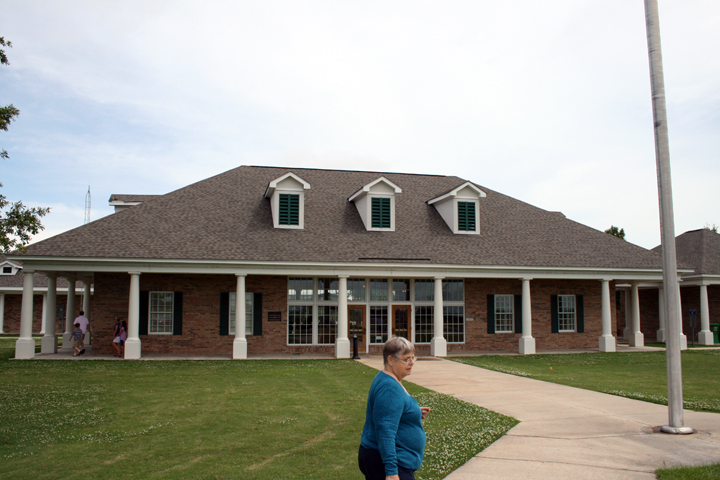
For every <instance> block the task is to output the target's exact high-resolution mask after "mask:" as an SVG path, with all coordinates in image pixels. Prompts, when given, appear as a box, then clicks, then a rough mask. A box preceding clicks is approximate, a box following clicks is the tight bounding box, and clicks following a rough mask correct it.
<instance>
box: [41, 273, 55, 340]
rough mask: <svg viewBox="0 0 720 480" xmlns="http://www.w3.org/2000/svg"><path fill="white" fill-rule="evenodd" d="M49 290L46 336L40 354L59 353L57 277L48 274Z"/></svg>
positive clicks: (46, 304) (46, 308) (45, 320)
mask: <svg viewBox="0 0 720 480" xmlns="http://www.w3.org/2000/svg"><path fill="white" fill-rule="evenodd" d="M47 277H48V290H47V294H46V295H45V298H46V299H47V300H46V302H45V305H44V306H45V315H44V316H43V322H44V323H45V329H44V330H45V336H43V338H42V343H41V347H40V353H57V336H56V335H55V317H56V316H57V309H56V308H55V305H56V302H57V275H55V274H54V273H48V274H47Z"/></svg>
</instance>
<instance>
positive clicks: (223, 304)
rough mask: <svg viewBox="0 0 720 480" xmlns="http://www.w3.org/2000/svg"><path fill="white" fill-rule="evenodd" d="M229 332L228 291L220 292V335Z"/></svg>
mask: <svg viewBox="0 0 720 480" xmlns="http://www.w3.org/2000/svg"><path fill="white" fill-rule="evenodd" d="M229 333H230V293H229V292H221V293H220V335H228V334H229Z"/></svg>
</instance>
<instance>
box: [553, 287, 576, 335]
mask: <svg viewBox="0 0 720 480" xmlns="http://www.w3.org/2000/svg"><path fill="white" fill-rule="evenodd" d="M560 297H573V304H574V305H575V306H574V310H573V328H572V330H567V329H562V328H560V315H561V312H560ZM557 302H558V304H557V313H558V333H575V332H577V295H558V296H557Z"/></svg>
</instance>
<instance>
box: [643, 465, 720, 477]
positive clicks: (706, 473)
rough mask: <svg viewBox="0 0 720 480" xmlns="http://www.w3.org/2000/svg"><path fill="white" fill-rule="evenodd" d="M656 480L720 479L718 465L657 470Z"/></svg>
mask: <svg viewBox="0 0 720 480" xmlns="http://www.w3.org/2000/svg"><path fill="white" fill-rule="evenodd" d="M655 475H657V478H658V480H717V479H718V478H720V463H713V464H710V465H700V466H696V467H672V468H658V469H657V470H655Z"/></svg>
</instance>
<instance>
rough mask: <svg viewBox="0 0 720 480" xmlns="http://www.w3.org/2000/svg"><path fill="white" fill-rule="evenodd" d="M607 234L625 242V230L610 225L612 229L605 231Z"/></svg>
mask: <svg viewBox="0 0 720 480" xmlns="http://www.w3.org/2000/svg"><path fill="white" fill-rule="evenodd" d="M605 233H607V234H608V235H612V236H613V237H618V238H619V239H621V240H625V229H624V228H618V227H616V226H615V225H610V228H608V229H607V230H605Z"/></svg>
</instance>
